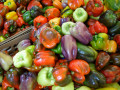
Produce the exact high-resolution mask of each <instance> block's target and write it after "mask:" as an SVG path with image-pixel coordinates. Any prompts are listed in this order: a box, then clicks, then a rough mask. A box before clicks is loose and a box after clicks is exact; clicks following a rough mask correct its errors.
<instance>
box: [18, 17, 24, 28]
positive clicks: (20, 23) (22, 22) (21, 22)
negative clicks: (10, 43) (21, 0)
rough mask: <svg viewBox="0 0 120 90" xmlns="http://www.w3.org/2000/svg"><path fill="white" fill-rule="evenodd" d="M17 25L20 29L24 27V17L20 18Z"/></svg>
mask: <svg viewBox="0 0 120 90" xmlns="http://www.w3.org/2000/svg"><path fill="white" fill-rule="evenodd" d="M16 23H17V25H18V26H19V27H21V26H22V25H24V24H25V22H24V20H23V18H22V17H18V19H17V20H16Z"/></svg>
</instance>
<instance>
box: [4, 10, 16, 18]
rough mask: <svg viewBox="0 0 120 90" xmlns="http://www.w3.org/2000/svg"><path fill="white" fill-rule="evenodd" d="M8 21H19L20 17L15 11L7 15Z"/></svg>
mask: <svg viewBox="0 0 120 90" xmlns="http://www.w3.org/2000/svg"><path fill="white" fill-rule="evenodd" d="M6 19H7V20H10V19H11V20H17V19H18V15H17V13H16V12H15V11H12V12H8V13H7V14H6Z"/></svg>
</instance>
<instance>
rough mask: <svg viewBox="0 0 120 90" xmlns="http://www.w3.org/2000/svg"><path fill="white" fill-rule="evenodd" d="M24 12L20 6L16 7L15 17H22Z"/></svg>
mask: <svg viewBox="0 0 120 90" xmlns="http://www.w3.org/2000/svg"><path fill="white" fill-rule="evenodd" d="M25 11H26V7H25V6H22V5H21V6H20V7H18V8H17V10H16V12H17V15H18V16H19V17H21V16H23V14H24V13H25Z"/></svg>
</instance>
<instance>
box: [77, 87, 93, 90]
mask: <svg viewBox="0 0 120 90" xmlns="http://www.w3.org/2000/svg"><path fill="white" fill-rule="evenodd" d="M76 90H91V89H90V88H89V87H87V86H81V87H79V88H77V89H76Z"/></svg>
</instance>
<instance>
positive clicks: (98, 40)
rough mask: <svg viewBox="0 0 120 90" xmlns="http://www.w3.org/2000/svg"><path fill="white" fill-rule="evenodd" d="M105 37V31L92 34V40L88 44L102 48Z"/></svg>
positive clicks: (104, 43) (97, 48)
mask: <svg viewBox="0 0 120 90" xmlns="http://www.w3.org/2000/svg"><path fill="white" fill-rule="evenodd" d="M107 39H108V35H107V34H106V33H99V34H98V35H94V36H93V40H92V41H91V42H90V44H91V45H92V47H93V48H94V49H95V50H103V49H104V48H105V45H106V40H107Z"/></svg>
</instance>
